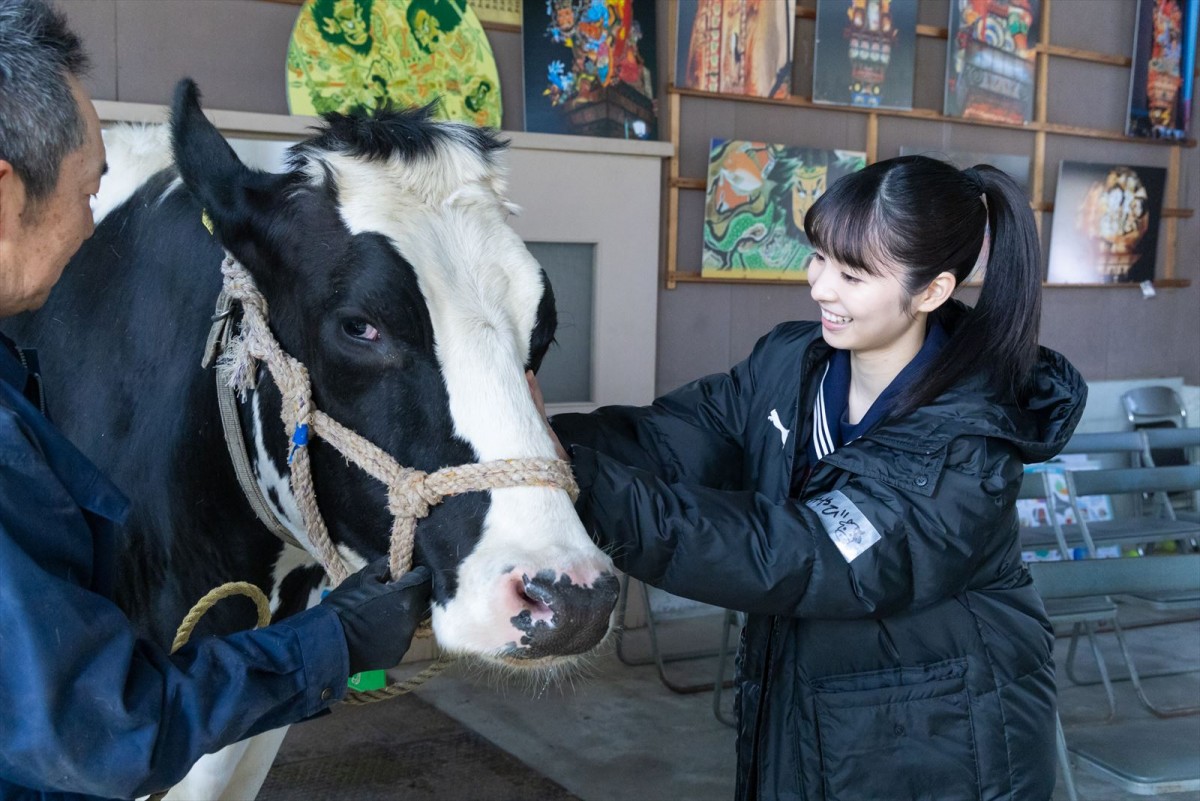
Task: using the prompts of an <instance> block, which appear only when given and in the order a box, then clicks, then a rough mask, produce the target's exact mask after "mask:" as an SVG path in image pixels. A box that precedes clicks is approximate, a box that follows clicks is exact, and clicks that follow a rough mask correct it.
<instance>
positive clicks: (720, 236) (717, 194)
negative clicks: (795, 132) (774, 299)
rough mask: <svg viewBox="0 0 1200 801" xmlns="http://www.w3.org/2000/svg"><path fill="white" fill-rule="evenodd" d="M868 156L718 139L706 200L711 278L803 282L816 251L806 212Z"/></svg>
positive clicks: (706, 267)
mask: <svg viewBox="0 0 1200 801" xmlns="http://www.w3.org/2000/svg"><path fill="white" fill-rule="evenodd" d="M866 163H867V157H866V154H865V153H860V152H856V151H850V150H820V149H817V148H808V147H787V146H785V145H773V144H767V143H765V142H747V141H743V140H739V139H714V140H713V142H712V148H711V149H710V152H709V157H708V194H707V196H706V197H705V203H704V251H703V257H702V262H701V264H702V268H701V275H702V276H704V277H706V278H765V279H774V280H779V279H783V280H795V281H803V280H804V279H805V278H806V277H807V275H808V259H809V257H810V256H811V255H812V252H813V250H812V246H811V245H810V244H809V241H808V237H807V236H805V234H804V215H805V214H807V213H808V210H809V209H810V208H812V205H813V203H815V202H816V201H817V198H819V197H820V196H821V195H823V194H824V193H825V190H826V188H828V187H829V186H832V185H833V183H834V182H835V181H837V179H838V178H841V177H842V176H843V175H847V174H849V173H851V172H854V171H856V170H861V169H862V168H863V167H865V166H866Z"/></svg>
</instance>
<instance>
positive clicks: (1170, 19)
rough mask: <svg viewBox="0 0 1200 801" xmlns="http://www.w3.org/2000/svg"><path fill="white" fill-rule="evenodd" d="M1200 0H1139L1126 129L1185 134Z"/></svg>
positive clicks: (1152, 133) (1176, 136) (1160, 134)
mask: <svg viewBox="0 0 1200 801" xmlns="http://www.w3.org/2000/svg"><path fill="white" fill-rule="evenodd" d="M1198 12H1200V0H1139V2H1138V14H1137V31H1136V33H1135V34H1134V48H1133V69H1132V71H1131V73H1130V81H1129V119H1128V121H1127V122H1126V125H1125V133H1126V134H1128V135H1129V136H1141V137H1149V138H1155V139H1186V138H1187V134H1188V124H1189V122H1190V121H1191V118H1192V94H1193V91H1192V90H1193V88H1194V86H1195V74H1196V27H1197V18H1198V17H1200V13H1198Z"/></svg>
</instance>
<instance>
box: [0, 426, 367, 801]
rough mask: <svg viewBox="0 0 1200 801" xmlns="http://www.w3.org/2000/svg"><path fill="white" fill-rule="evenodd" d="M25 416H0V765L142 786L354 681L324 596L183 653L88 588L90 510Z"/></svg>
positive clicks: (304, 710)
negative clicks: (141, 635) (279, 618)
mask: <svg viewBox="0 0 1200 801" xmlns="http://www.w3.org/2000/svg"><path fill="white" fill-rule="evenodd" d="M13 422H14V421H13V420H12V419H11V418H10V419H7V420H5V419H0V708H3V709H6V710H8V712H6V713H5V715H3V717H0V777H2V778H3V779H4V780H6V781H8V782H12V783H15V784H17V785H19V786H24V787H29V788H39V789H42V790H50V791H66V792H73V793H82V794H86V795H95V796H102V797H109V798H111V797H120V798H133V797H137V796H140V795H144V794H146V793H148V792H153V791H156V790H161V789H164V788H166V787H169V786H171V785H172V784H174V783H175V782H176V781H178V780H179V779H180V778H181V777H182V776H183V775H184V774H186V773H187V771H188V770H189V769H190V767H191V766H192V765H193V763H194V762H195V761H196V760H197V759H199V758H200V757H201V756H203V755H204V754H205V753H208V752H211V751H215V750H217V749H218V748H220V747H222V746H224V745H226V744H228V743H231V742H234V741H237V740H239V739H242V738H244V737H247V736H250V735H252V734H255V733H258V732H261V731H265V730H267V729H270V728H274V727H278V726H281V725H284V724H287V723H293V722H295V721H297V720H300V719H303V718H305V717H308V716H310V715H313V714H315V713H317V712H318V711H320V710H322V709H323V708H325V707H326V706H328V704H329V703H331V702H332V701H333V700H336V699H337V698H340V697H341V696H342V695H343V694H344V693H345V688H346V677H347V674H348V671H349V667H348V662H347V656H346V648H345V640H344V637H343V634H342V629H341V623H340V621H339V620H338V618H337V615H336V613H335V612H333V611H332V610H330V609H328V608H325V607H316V608H314V609H311V610H309V611H307V612H304V613H302V614H300V615H297V616H295V617H293V618H289V619H288V620H286V621H284V622H282V623H279V624H276V625H273V626H270V627H268V628H264V629H261V630H258V631H252V632H244V633H239V634H235V635H232V636H229V637H222V638H216V637H210V638H205V639H203V640H200V641H199V642H196V643H195V644H189V645H188V646H185V647H184V648H182V649H180V651H178V652H177V653H176V654H174V655H168V654H167V653H166V652H165V651H164V650H163V649H161V648H160V647H158V646H157V645H155V644H153V643H151V642H147V641H145V640H140V639H138V638H137V636H136V634H135V632H134V630H133V628H132V624H131V622H130V621H129V619H128V618H127V617H126V616H125V615H124V614H123V613H122V612H121V610H120V609H118V608H117V607H116V606H115V605H114V604H113V603H112V602H110V601H109V600H108V599H107V598H105V597H104V596H102V595H98V594H96V593H93V592H90V591H89V590H87V589H86V587H87V586H89V585H90V582H91V575H90V571H91V567H92V564H93V553H92V549H93V537H92V533H91V529H90V527H89V525H88V522H87V520H86V519H85V517H84V515H85V512H83V511H82V510H81V509H80V508H79V507H78V506H77V505H76V504H75V503H74V501H73V500H72V499H71V497H70V496H69V495H68V494H67V493H66V491H65V489H64V488H63V487H62V485H61V484H60V483H59V481H58V479H57V478H56V477H55V475H54V474H53V472H52V471H50V470H49V468H47V466H46V464H45V462H44V461H43V458H42V455H41V453H40V451H39V450H38V449H37V447H36V446H35V445H34V444H33V442H31V441H30V440H29V439H28V438H26V437H25V436H24V435H23V433H22V432H21V431H20V430H19V429H15V428H14V426H13ZM0 784H3V782H0Z"/></svg>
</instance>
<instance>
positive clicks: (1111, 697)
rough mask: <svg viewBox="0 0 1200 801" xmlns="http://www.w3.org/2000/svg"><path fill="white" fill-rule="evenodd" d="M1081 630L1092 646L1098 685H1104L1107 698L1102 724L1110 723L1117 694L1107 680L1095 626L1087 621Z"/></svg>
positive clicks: (1105, 666)
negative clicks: (1085, 633)
mask: <svg viewBox="0 0 1200 801" xmlns="http://www.w3.org/2000/svg"><path fill="white" fill-rule="evenodd" d="M1113 622H1114V623H1115V622H1116V621H1115V620H1114V621H1113ZM1083 628H1084V631H1086V632H1087V638H1088V643H1090V644H1091V646H1092V656H1094V657H1095V659H1096V670H1097V671H1098V672H1099V673H1100V683H1101V684H1103V685H1104V694H1105V695H1107V696H1108V717H1107V718H1105V719H1104V722H1105V723H1110V722H1112V719H1113V718H1115V717H1116V716H1117V693H1116V691H1115V690H1113V685H1112V681H1111V680H1110V679H1109V678H1108V665H1107V664H1106V663H1105V661H1104V655H1103V654H1102V653H1100V643H1099V642H1097V640H1096V624H1095V623H1092V622H1090V621H1089V622H1087V623H1084V624H1083Z"/></svg>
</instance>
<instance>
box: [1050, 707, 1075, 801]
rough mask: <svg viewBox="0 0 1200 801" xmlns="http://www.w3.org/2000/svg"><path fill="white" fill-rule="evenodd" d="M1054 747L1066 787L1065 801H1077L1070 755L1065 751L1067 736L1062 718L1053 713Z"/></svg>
mask: <svg viewBox="0 0 1200 801" xmlns="http://www.w3.org/2000/svg"><path fill="white" fill-rule="evenodd" d="M1054 747H1055V750H1056V751H1058V767H1059V770H1061V771H1062V776H1063V787H1065V788H1066V789H1067V801H1079V795H1078V794H1077V793H1076V792H1075V774H1074V773H1072V771H1071V755H1070V753H1068V751H1067V737H1066V735H1065V734H1063V727H1062V718H1060V717H1059V716H1058V713H1057V712H1055V713H1054Z"/></svg>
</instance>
